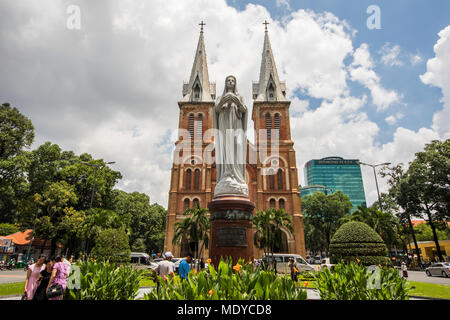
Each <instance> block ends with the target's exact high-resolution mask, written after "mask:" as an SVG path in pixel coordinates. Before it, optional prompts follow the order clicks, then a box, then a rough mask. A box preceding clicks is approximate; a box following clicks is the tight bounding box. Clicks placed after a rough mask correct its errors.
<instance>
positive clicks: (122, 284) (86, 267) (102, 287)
mask: <svg viewBox="0 0 450 320" xmlns="http://www.w3.org/2000/svg"><path fill="white" fill-rule="evenodd" d="M76 266H78V267H79V268H80V289H68V290H67V291H66V294H65V296H64V298H65V299H72V300H133V299H134V298H136V296H137V294H138V290H139V281H140V278H141V271H139V270H137V269H133V268H132V267H131V266H118V265H115V264H113V263H109V262H93V261H87V262H79V263H77V264H76ZM74 269H75V268H72V273H73V272H74Z"/></svg>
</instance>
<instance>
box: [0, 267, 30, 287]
mask: <svg viewBox="0 0 450 320" xmlns="http://www.w3.org/2000/svg"><path fill="white" fill-rule="evenodd" d="M26 276H27V273H26V271H23V269H15V270H3V271H0V284H2V283H14V282H24V281H25V278H26Z"/></svg>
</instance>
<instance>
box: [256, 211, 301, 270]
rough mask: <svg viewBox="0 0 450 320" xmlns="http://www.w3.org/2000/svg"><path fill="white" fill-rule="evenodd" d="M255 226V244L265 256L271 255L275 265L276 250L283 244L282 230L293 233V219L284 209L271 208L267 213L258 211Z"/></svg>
mask: <svg viewBox="0 0 450 320" xmlns="http://www.w3.org/2000/svg"><path fill="white" fill-rule="evenodd" d="M253 224H254V226H255V229H256V230H255V231H256V232H255V235H254V238H253V241H254V244H255V245H256V246H257V247H258V248H260V249H263V250H264V255H267V254H270V255H271V258H272V259H271V261H272V263H273V261H274V258H273V253H274V251H275V248H276V247H280V246H281V244H282V239H283V238H282V230H281V229H282V228H286V229H288V230H289V231H290V232H293V228H292V217H291V216H290V215H289V214H288V213H286V212H285V211H284V210H282V209H278V210H277V209H274V208H271V209H268V210H266V211H262V210H260V211H257V212H256V214H255V216H254V217H253ZM272 266H273V264H272ZM273 267H274V266H273Z"/></svg>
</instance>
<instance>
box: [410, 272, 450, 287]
mask: <svg viewBox="0 0 450 320" xmlns="http://www.w3.org/2000/svg"><path fill="white" fill-rule="evenodd" d="M408 280H409V281H417V282H427V283H434V284H444V285H447V286H450V278H444V277H436V276H433V277H428V276H427V275H426V274H425V271H408Z"/></svg>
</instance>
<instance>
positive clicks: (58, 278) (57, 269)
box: [46, 257, 68, 300]
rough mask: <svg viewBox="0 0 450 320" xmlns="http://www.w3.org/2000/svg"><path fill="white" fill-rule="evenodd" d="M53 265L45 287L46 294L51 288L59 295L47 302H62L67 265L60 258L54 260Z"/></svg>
mask: <svg viewBox="0 0 450 320" xmlns="http://www.w3.org/2000/svg"><path fill="white" fill-rule="evenodd" d="M55 262H56V263H55V264H54V265H53V269H52V274H51V276H50V280H49V282H48V285H47V290H46V292H47V293H48V292H49V290H50V289H51V288H52V289H53V288H56V289H57V291H58V292H60V293H61V294H60V295H58V296H56V297H51V298H49V300H62V298H63V295H64V291H66V281H67V276H68V274H67V268H68V267H67V265H66V264H65V263H64V262H63V258H62V257H58V258H56V259H55Z"/></svg>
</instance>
